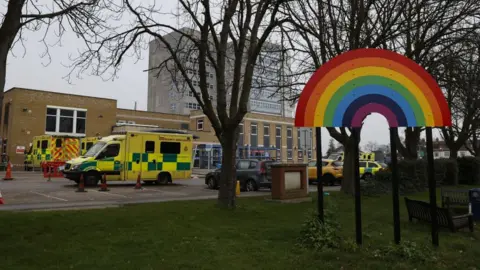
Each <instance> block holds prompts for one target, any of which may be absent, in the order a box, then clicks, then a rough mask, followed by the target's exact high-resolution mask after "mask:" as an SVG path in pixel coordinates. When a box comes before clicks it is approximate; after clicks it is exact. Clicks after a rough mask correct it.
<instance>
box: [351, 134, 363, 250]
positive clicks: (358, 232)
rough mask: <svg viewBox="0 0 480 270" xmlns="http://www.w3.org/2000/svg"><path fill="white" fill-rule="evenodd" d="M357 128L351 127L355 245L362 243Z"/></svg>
mask: <svg viewBox="0 0 480 270" xmlns="http://www.w3.org/2000/svg"><path fill="white" fill-rule="evenodd" d="M359 133H360V130H359V128H353V129H352V139H353V145H354V147H353V157H354V158H355V162H354V165H355V166H353V172H354V176H355V177H354V181H355V232H356V238H357V245H361V244H362V205H361V197H360V162H359V160H358V159H359V158H358V157H359V151H358V143H359V139H358V136H360V134H359Z"/></svg>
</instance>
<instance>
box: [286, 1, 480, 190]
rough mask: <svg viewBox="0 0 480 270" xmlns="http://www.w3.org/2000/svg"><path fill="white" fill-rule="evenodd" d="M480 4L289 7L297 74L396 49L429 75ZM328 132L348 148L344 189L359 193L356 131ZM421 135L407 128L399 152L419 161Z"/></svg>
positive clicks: (358, 3)
mask: <svg viewBox="0 0 480 270" xmlns="http://www.w3.org/2000/svg"><path fill="white" fill-rule="evenodd" d="M479 5H480V3H478V2H477V1H474V0H467V1H448V0H444V1H428V0H406V1H399V0H380V1H372V0H349V1H344V0H341V1H333V0H321V1H312V0H304V1H298V2H295V3H291V4H290V5H289V15H290V16H291V18H292V22H291V24H290V25H289V27H284V28H283V30H284V31H285V32H286V34H287V36H288V37H289V38H288V44H289V46H290V47H291V48H292V50H294V51H296V52H299V55H300V56H297V57H298V61H297V64H296V65H292V66H293V67H296V68H299V71H298V72H296V74H298V75H303V77H307V76H309V75H311V73H312V72H313V71H315V70H316V69H317V68H319V67H320V66H321V65H322V64H324V63H326V62H327V61H328V60H330V59H331V58H333V57H335V56H337V55H339V54H341V53H343V52H346V51H348V50H352V49H356V48H365V47H369V48H384V49H390V50H394V51H396V52H398V53H401V54H404V55H406V56H407V57H410V58H411V59H413V60H415V61H416V62H417V63H419V64H421V65H423V66H424V67H426V68H427V70H429V67H430V66H435V63H436V61H437V59H438V57H437V54H439V53H441V52H442V49H443V48H446V47H448V46H450V45H451V44H455V42H458V41H459V39H458V37H459V36H461V34H462V33H463V34H466V33H468V31H471V28H472V27H471V23H470V21H469V19H470V18H473V17H474V16H476V15H477V13H478V11H479V10H480V9H479ZM439 45H443V46H439ZM301 55H303V57H302V56H301ZM305 74H309V75H307V76H305ZM297 81H299V80H297ZM305 81H306V80H304V82H305ZM357 130H358V129H357ZM328 131H329V133H330V135H331V136H332V137H333V138H334V139H335V140H337V141H338V142H340V143H341V144H342V145H344V146H345V166H344V175H345V180H346V181H343V182H342V190H344V191H345V192H347V193H351V194H353V192H354V190H353V188H354V187H353V181H352V180H353V165H354V163H353V161H354V157H353V155H352V154H351V153H352V149H353V147H355V145H353V140H352V138H351V135H350V134H351V132H352V130H349V129H345V128H341V129H335V128H328ZM420 131H421V129H420V128H407V129H406V132H405V137H406V142H407V143H406V146H405V147H404V146H403V145H400V147H399V151H400V153H401V155H402V156H404V157H409V156H415V157H416V155H417V149H416V148H417V145H418V140H419V136H420ZM397 139H398V138H397Z"/></svg>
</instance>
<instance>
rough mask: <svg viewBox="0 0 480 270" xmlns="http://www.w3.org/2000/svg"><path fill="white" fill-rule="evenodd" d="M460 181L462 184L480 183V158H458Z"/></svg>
mask: <svg viewBox="0 0 480 270" xmlns="http://www.w3.org/2000/svg"><path fill="white" fill-rule="evenodd" d="M457 164H458V182H459V184H461V185H478V184H480V158H478V157H460V158H457Z"/></svg>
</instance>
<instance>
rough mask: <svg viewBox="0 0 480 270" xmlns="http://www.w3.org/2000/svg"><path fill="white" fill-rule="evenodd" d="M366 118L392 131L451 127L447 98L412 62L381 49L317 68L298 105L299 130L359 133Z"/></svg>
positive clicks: (352, 53) (342, 57)
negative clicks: (377, 117) (379, 118)
mask: <svg viewBox="0 0 480 270" xmlns="http://www.w3.org/2000/svg"><path fill="white" fill-rule="evenodd" d="M370 113H379V114H381V115H383V116H384V117H385V118H386V119H387V121H388V124H389V126H390V127H445V126H451V124H452V121H451V114H450V109H449V107H448V104H447V102H446V100H445V97H444V95H443V93H442V91H441V89H440V87H439V86H438V84H437V83H436V81H435V80H434V79H433V78H432V76H431V75H430V74H429V73H428V72H427V71H426V70H425V69H424V68H423V67H421V66H420V65H418V64H417V63H415V62H414V61H413V60H411V59H409V58H407V57H405V56H403V55H400V54H397V53H395V52H392V51H388V50H383V49H357V50H352V51H348V52H346V53H343V54H341V55H339V56H337V57H335V58H333V59H332V60H330V61H329V62H327V63H326V64H324V65H323V66H321V67H320V68H319V69H318V70H317V71H316V72H315V73H314V74H313V76H312V77H311V78H310V80H309V81H308V82H307V84H306V86H305V88H304V89H303V92H302V93H301V95H300V99H299V102H298V105H297V110H296V115H295V126H297V127H360V126H361V125H362V122H363V120H364V119H365V117H366V116H367V115H369V114H370Z"/></svg>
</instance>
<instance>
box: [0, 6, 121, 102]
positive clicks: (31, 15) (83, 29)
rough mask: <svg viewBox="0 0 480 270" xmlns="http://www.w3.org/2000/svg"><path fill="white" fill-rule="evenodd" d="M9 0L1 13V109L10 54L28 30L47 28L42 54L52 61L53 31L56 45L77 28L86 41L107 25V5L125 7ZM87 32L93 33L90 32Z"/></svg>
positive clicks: (111, 7) (21, 43)
mask: <svg viewBox="0 0 480 270" xmlns="http://www.w3.org/2000/svg"><path fill="white" fill-rule="evenodd" d="M6 2H7V5H6V10H5V13H4V14H1V16H2V18H1V21H2V22H1V26H0V111H1V104H3V103H2V102H1V100H3V92H4V90H5V89H4V88H5V77H6V69H7V57H8V55H9V53H10V50H11V49H12V48H13V47H14V46H17V45H21V46H23V41H24V39H25V33H24V31H25V30H26V31H43V38H42V40H41V41H40V42H41V44H43V46H44V47H45V52H44V54H43V55H42V56H43V57H47V58H48V61H50V53H49V47H50V46H52V45H51V44H49V43H47V37H48V36H49V35H54V37H56V38H58V40H57V42H55V43H54V44H53V45H55V44H56V43H58V42H59V41H60V38H61V37H62V36H63V34H64V33H65V32H66V31H73V32H74V33H76V34H77V37H79V38H83V39H84V41H86V40H87V38H88V39H90V38H92V37H93V36H92V35H95V34H98V33H99V32H101V29H102V28H103V27H107V25H106V24H105V21H106V20H107V19H109V17H108V16H106V14H105V13H103V11H104V9H106V8H107V7H108V9H109V10H119V9H121V7H119V6H116V5H115V3H113V2H110V1H109V0H84V1H75V0H53V1H36V0H35V1H34V0H8V1H6ZM111 15H113V16H115V13H114V12H112V13H111ZM111 15H110V17H111ZM103 29H104V28H103ZM87 32H88V33H89V34H90V36H87V34H86V33H87ZM24 48H25V47H24Z"/></svg>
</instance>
